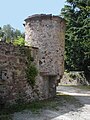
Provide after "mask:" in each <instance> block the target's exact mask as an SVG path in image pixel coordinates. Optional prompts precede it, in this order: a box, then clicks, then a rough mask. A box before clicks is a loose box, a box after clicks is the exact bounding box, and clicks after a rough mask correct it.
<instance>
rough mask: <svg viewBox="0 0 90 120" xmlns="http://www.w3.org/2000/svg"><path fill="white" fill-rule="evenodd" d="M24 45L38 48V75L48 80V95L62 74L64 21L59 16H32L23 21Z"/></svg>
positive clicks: (52, 94)
mask: <svg viewBox="0 0 90 120" xmlns="http://www.w3.org/2000/svg"><path fill="white" fill-rule="evenodd" d="M25 42H26V45H28V46H31V47H36V48H38V55H39V61H37V62H38V63H39V64H38V66H39V73H40V77H42V80H44V79H45V80H46V79H48V82H49V88H51V90H49V93H50V95H49V96H54V95H55V89H56V83H57V80H60V79H61V77H62V75H63V73H64V44H65V21H64V19H62V18H61V17H59V16H52V15H51V14H50V15H46V14H40V15H38V14H37V15H32V16H29V17H28V18H27V19H25Z"/></svg>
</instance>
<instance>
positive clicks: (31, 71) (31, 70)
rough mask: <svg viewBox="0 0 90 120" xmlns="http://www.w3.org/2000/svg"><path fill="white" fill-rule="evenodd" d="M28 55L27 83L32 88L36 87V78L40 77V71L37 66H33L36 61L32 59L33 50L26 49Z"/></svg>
mask: <svg viewBox="0 0 90 120" xmlns="http://www.w3.org/2000/svg"><path fill="white" fill-rule="evenodd" d="M25 52H26V55H27V60H28V61H27V69H26V75H27V81H28V83H29V84H30V85H31V86H32V88H33V86H34V85H35V78H36V76H37V75H38V70H37V68H36V66H35V65H34V64H33V61H34V59H33V58H32V57H31V50H30V49H26V51H25Z"/></svg>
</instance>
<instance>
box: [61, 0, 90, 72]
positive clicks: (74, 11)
mask: <svg viewBox="0 0 90 120" xmlns="http://www.w3.org/2000/svg"><path fill="white" fill-rule="evenodd" d="M66 2H67V4H66V5H65V6H64V8H63V9H62V10H61V15H62V16H63V17H64V19H65V20H66V38H65V40H66V45H65V67H66V69H68V70H85V69H86V68H89V66H90V0H67V1H66ZM86 61H88V64H85V62H86ZM85 65H88V66H85ZM88 70H89V69H88Z"/></svg>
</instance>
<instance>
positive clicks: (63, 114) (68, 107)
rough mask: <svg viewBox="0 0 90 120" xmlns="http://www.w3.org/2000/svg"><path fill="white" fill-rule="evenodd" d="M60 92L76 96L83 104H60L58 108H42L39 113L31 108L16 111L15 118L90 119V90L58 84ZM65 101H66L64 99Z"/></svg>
mask: <svg viewBox="0 0 90 120" xmlns="http://www.w3.org/2000/svg"><path fill="white" fill-rule="evenodd" d="M57 93H58V94H66V95H70V96H74V97H75V98H76V99H77V100H78V101H79V102H80V104H81V105H78V106H77V105H76V103H75V104H68V103H67V104H65V105H62V106H61V105H58V110H54V109H42V110H40V111H39V112H38V113H32V112H31V111H29V110H25V111H22V112H17V113H14V115H13V120H90V91H89V90H81V89H80V88H76V87H66V86H58V87H57ZM63 102H64V101H63Z"/></svg>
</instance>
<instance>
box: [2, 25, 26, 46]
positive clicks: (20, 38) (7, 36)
mask: <svg viewBox="0 0 90 120" xmlns="http://www.w3.org/2000/svg"><path fill="white" fill-rule="evenodd" d="M24 38H25V34H24V33H21V31H20V30H18V29H14V28H13V27H12V26H11V25H10V24H7V25H4V26H3V28H1V27H0V39H1V40H2V41H6V42H11V43H14V45H24Z"/></svg>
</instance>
